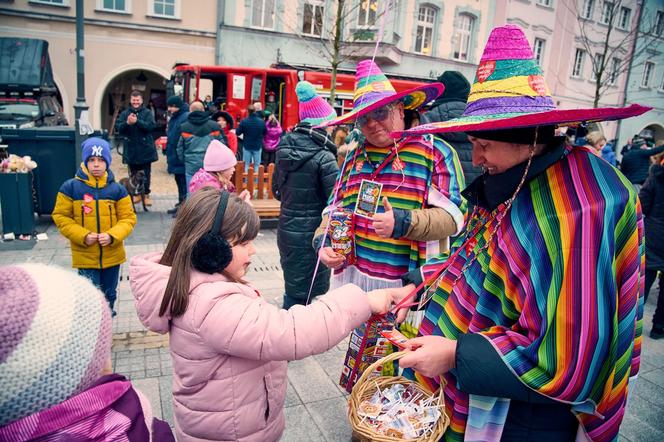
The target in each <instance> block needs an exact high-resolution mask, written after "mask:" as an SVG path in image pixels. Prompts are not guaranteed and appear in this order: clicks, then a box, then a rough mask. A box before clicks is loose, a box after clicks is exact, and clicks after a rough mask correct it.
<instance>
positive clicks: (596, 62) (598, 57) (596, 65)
mask: <svg viewBox="0 0 664 442" xmlns="http://www.w3.org/2000/svg"><path fill="white" fill-rule="evenodd" d="M603 64H604V54H600V53H599V52H598V53H597V54H595V58H594V59H593V71H592V73H591V74H590V79H591V80H597V74H598V73H599V71H600V70H601V69H602V65H603Z"/></svg>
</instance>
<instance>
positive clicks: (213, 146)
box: [203, 140, 237, 172]
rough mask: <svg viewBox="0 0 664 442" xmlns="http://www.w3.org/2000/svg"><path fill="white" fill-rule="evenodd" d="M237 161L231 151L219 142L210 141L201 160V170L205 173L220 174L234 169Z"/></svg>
mask: <svg viewBox="0 0 664 442" xmlns="http://www.w3.org/2000/svg"><path fill="white" fill-rule="evenodd" d="M236 164H237V159H236V158H235V154H234V153H233V151H232V150H230V149H229V148H228V146H226V145H225V144H224V143H222V142H221V141H219V140H212V141H210V144H208V147H207V150H206V151H205V157H204V158H203V169H205V170H206V171H207V172H222V171H224V170H227V169H230V168H232V167H235V165H236Z"/></svg>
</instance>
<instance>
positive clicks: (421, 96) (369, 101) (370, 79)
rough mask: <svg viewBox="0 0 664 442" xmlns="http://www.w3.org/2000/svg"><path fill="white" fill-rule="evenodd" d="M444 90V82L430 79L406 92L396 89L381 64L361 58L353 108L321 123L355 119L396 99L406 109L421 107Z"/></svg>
mask: <svg viewBox="0 0 664 442" xmlns="http://www.w3.org/2000/svg"><path fill="white" fill-rule="evenodd" d="M444 90H445V86H443V85H442V83H430V84H425V85H423V86H418V87H416V88H413V89H409V90H407V91H403V92H397V91H396V90H395V89H394V87H393V86H392V83H390V80H388V79H387V77H386V76H385V74H384V73H383V71H381V70H380V68H379V67H378V65H377V64H376V63H374V62H373V61H371V60H362V61H361V62H359V63H358V64H357V70H356V71H355V94H354V96H353V110H351V111H350V112H348V113H347V114H345V115H341V116H340V117H337V118H335V119H334V120H331V121H328V122H326V123H323V124H322V126H334V125H337V124H343V123H346V122H348V121H352V120H355V119H356V118H357V117H359V116H361V115H364V114H366V113H369V112H371V111H372V110H374V109H377V108H379V107H382V106H385V105H387V104H390V103H395V102H397V101H399V100H400V101H401V102H403V105H404V109H418V108H420V107H422V106H424V105H425V104H427V103H428V102H430V101H431V100H435V99H436V98H437V97H438V96H439V95H440V94H442V93H443V91H444Z"/></svg>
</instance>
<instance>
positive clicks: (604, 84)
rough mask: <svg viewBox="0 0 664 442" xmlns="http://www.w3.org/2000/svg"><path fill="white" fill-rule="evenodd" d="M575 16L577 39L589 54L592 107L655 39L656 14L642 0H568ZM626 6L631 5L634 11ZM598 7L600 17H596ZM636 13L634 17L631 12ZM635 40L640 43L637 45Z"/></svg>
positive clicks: (596, 104) (597, 103)
mask: <svg viewBox="0 0 664 442" xmlns="http://www.w3.org/2000/svg"><path fill="white" fill-rule="evenodd" d="M570 2H571V3H572V4H573V7H572V8H571V9H572V10H573V11H575V13H576V15H577V17H578V25H579V41H580V43H581V45H582V46H583V49H584V50H585V52H586V53H587V54H588V55H589V57H590V61H591V66H592V74H593V77H592V80H593V83H594V88H595V91H594V99H593V107H598V106H599V100H600V98H601V97H602V95H603V94H604V93H605V92H606V91H607V90H608V89H609V87H611V86H613V85H615V83H616V80H617V78H618V77H619V76H620V75H621V74H623V73H625V72H628V70H629V68H630V65H631V63H632V60H634V59H637V58H638V57H639V56H640V55H642V54H643V53H644V52H645V51H648V49H649V48H651V47H652V45H653V43H654V42H655V41H656V39H657V36H656V35H655V32H654V31H655V26H656V23H655V22H654V17H655V14H652V13H650V12H651V11H647V10H644V9H643V4H642V2H628V1H623V0H608V1H607V0H604V1H600V0H568V4H569V3H570ZM629 6H634V7H635V8H636V11H634V10H632V9H631V8H630V7H629ZM596 9H599V13H600V14H599V20H593V19H591V17H593V16H594V17H597V11H596ZM634 13H636V14H637V15H636V20H633V17H632V16H631V14H634ZM637 42H638V43H639V44H638V45H637Z"/></svg>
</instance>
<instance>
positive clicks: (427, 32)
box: [415, 6, 436, 55]
mask: <svg viewBox="0 0 664 442" xmlns="http://www.w3.org/2000/svg"><path fill="white" fill-rule="evenodd" d="M435 22H436V10H435V9H434V8H432V7H429V6H421V7H420V11H419V14H418V16H417V36H416V37H415V52H417V53H418V54H424V55H431V46H432V42H433V24H434V23H435Z"/></svg>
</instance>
